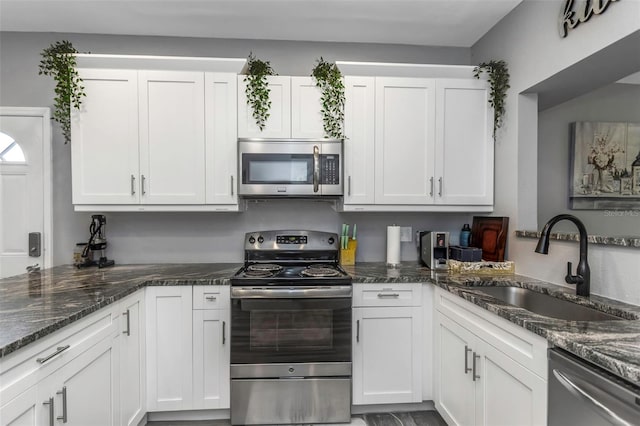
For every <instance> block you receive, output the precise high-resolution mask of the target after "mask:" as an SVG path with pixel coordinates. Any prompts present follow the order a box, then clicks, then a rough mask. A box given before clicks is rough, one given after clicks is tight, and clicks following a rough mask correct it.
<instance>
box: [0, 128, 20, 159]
mask: <svg viewBox="0 0 640 426" xmlns="http://www.w3.org/2000/svg"><path fill="white" fill-rule="evenodd" d="M0 162H2V163H24V162H25V158H24V152H23V151H22V148H20V145H19V144H18V142H16V141H15V140H14V139H13V138H12V137H11V136H9V135H7V134H6V133H3V132H0Z"/></svg>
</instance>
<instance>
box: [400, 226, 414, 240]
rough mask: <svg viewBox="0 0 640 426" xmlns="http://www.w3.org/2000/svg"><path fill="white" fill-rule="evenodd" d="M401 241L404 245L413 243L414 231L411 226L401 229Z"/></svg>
mask: <svg viewBox="0 0 640 426" xmlns="http://www.w3.org/2000/svg"><path fill="white" fill-rule="evenodd" d="M400 241H402V242H403V243H410V242H411V241H413V231H412V230H411V227H410V226H401V227H400Z"/></svg>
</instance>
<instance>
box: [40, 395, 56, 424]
mask: <svg viewBox="0 0 640 426" xmlns="http://www.w3.org/2000/svg"><path fill="white" fill-rule="evenodd" d="M42 405H48V406H49V426H53V425H54V423H53V418H54V417H55V415H56V414H55V413H54V410H53V397H51V398H49V400H48V401H45V402H43V403H42Z"/></svg>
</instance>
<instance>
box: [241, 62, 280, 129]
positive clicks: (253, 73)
mask: <svg viewBox="0 0 640 426" xmlns="http://www.w3.org/2000/svg"><path fill="white" fill-rule="evenodd" d="M269 75H277V74H276V73H275V72H274V71H273V68H271V64H269V61H261V60H260V59H257V58H256V57H255V56H254V55H253V53H249V58H248V60H247V75H246V77H245V78H244V81H245V82H246V83H247V87H246V89H245V93H246V94H247V104H248V105H250V106H251V108H252V109H253V118H254V119H255V120H256V125H257V126H258V128H259V129H260V130H261V131H262V130H263V129H264V125H265V122H266V121H267V119H268V118H269V115H270V114H269V109H270V108H271V101H270V100H269V93H270V92H271V90H270V89H269V84H268V82H267V76H269Z"/></svg>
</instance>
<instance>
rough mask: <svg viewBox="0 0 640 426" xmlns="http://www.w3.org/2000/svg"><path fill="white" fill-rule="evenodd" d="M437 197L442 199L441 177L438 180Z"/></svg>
mask: <svg viewBox="0 0 640 426" xmlns="http://www.w3.org/2000/svg"><path fill="white" fill-rule="evenodd" d="M438 196H439V197H442V177H439V178H438Z"/></svg>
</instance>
